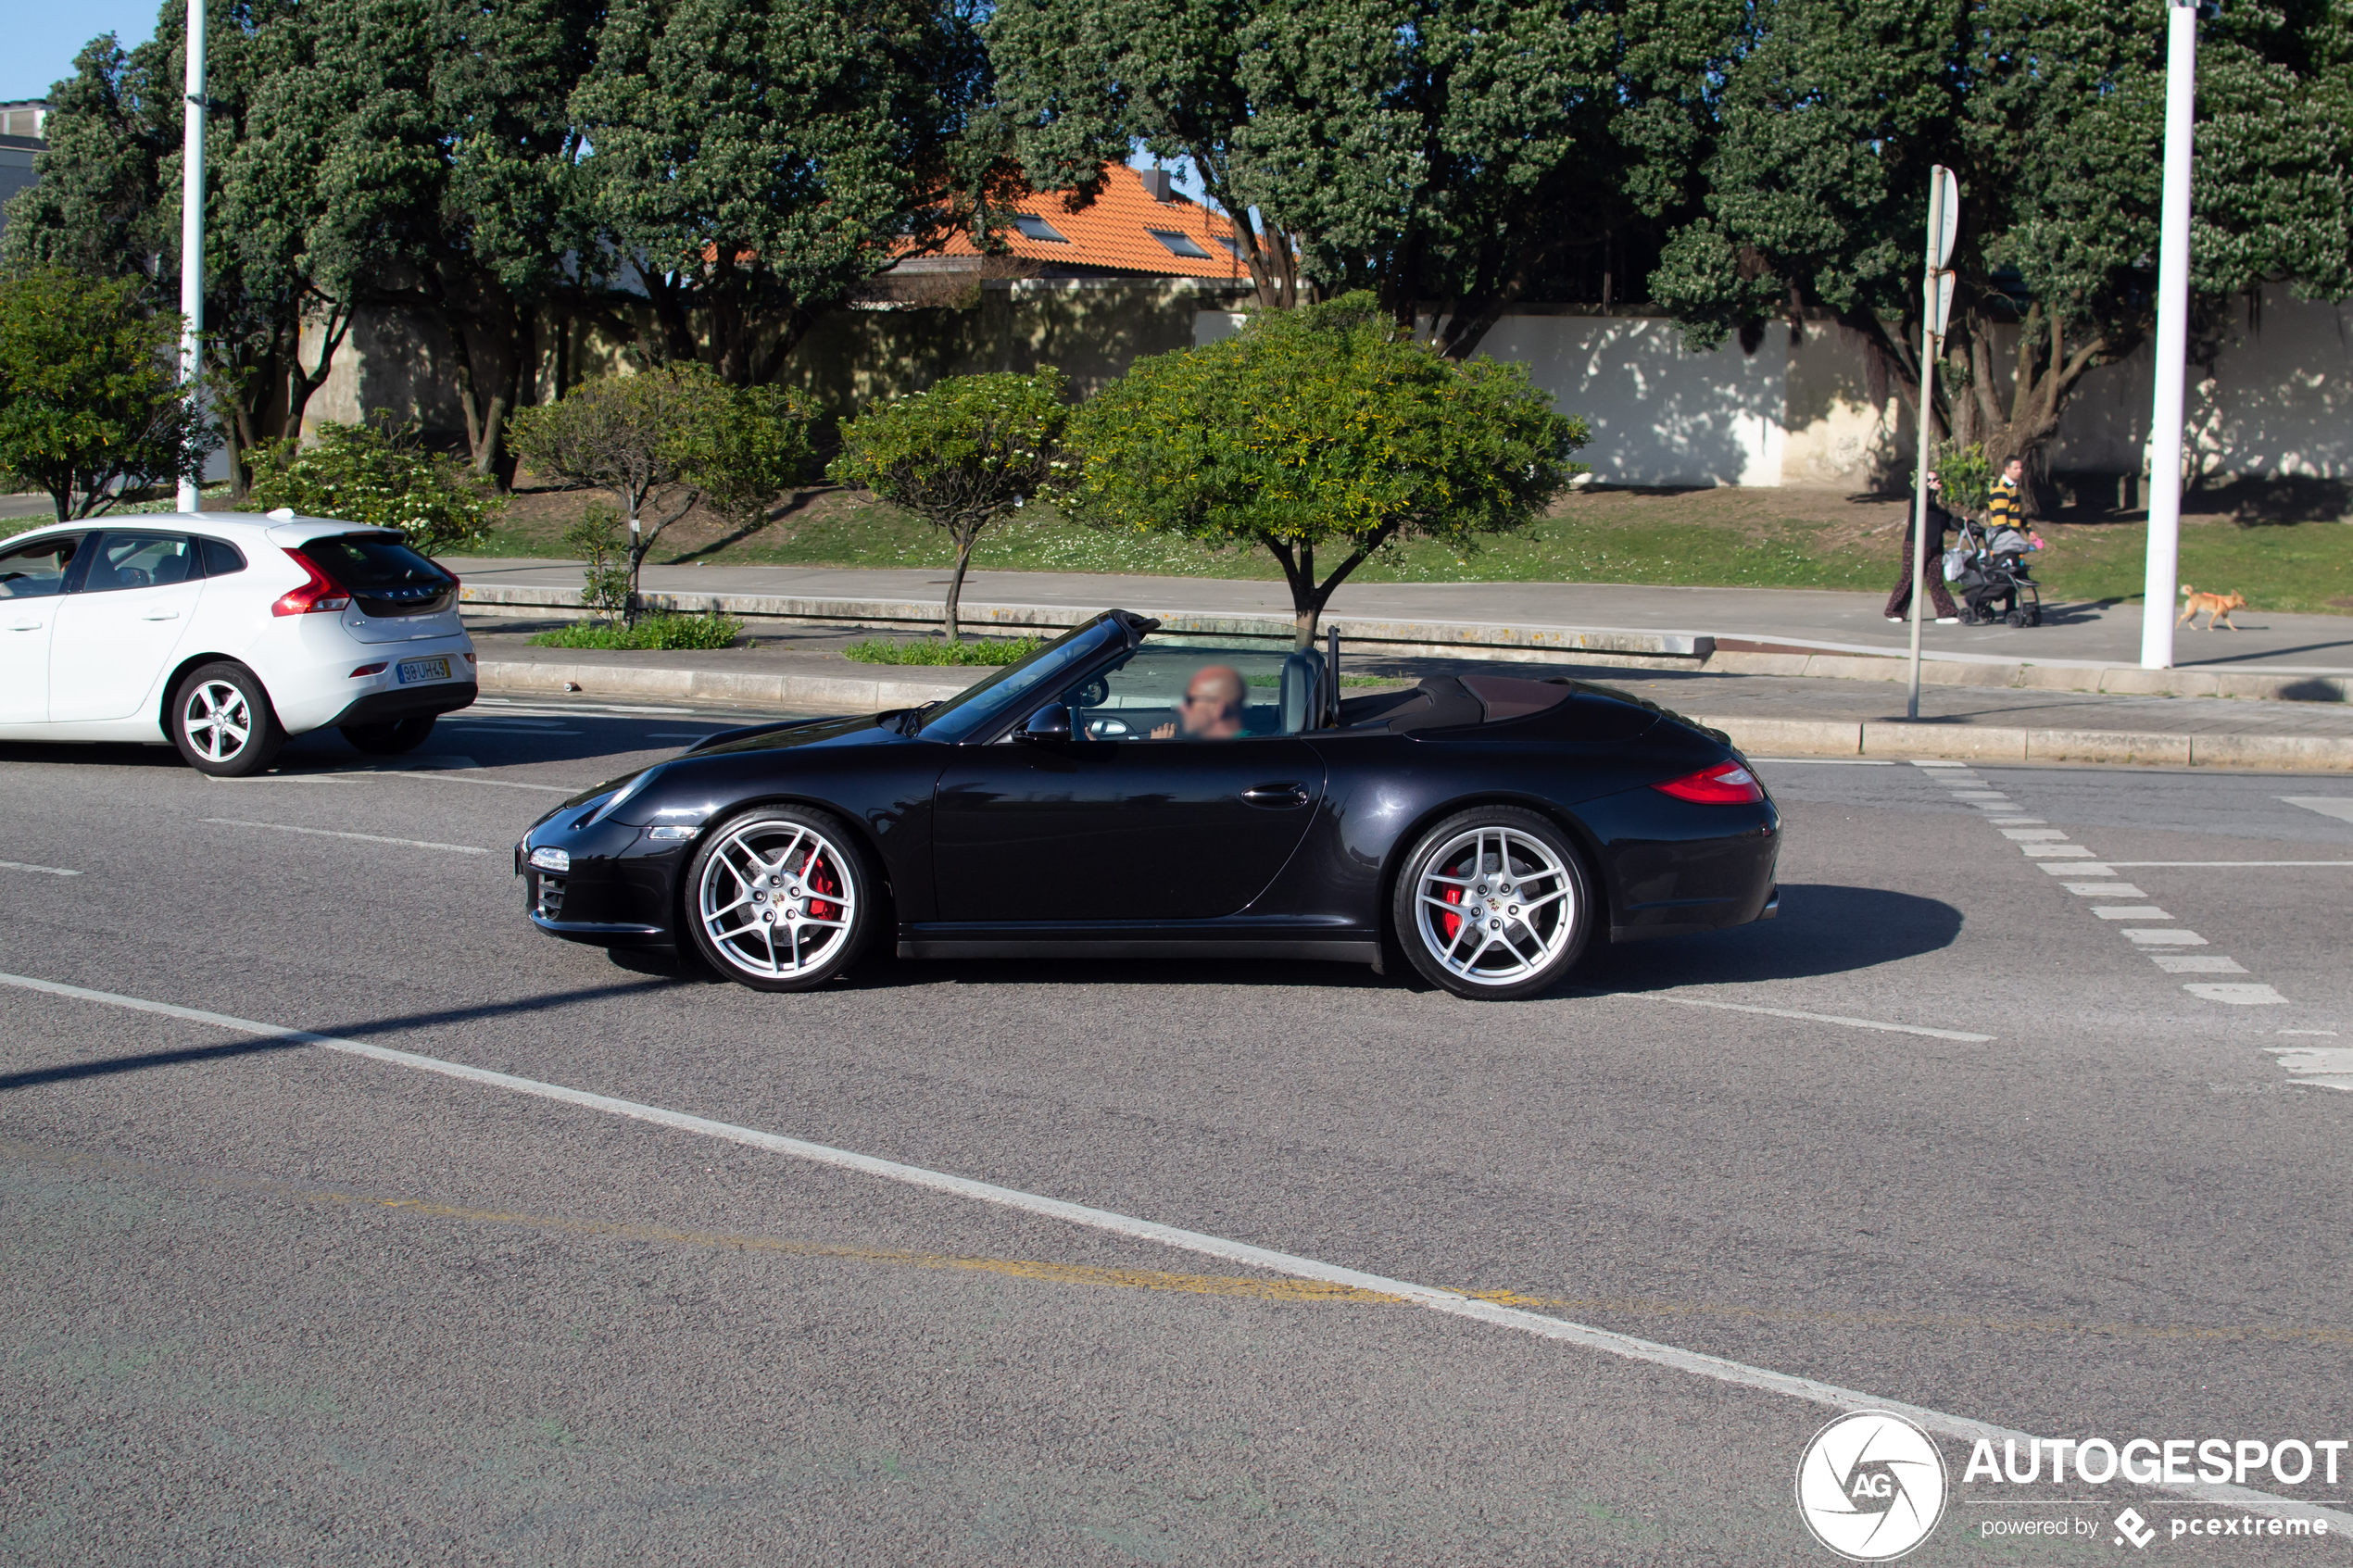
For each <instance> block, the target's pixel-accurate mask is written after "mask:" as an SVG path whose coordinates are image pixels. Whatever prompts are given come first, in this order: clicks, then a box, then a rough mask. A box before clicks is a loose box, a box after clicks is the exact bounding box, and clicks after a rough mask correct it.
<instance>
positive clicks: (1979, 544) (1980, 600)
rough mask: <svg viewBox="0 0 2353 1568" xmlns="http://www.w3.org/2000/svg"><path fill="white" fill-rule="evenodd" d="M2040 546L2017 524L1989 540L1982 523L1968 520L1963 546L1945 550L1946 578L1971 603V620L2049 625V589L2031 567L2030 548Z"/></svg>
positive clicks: (1964, 525)
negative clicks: (2045, 593)
mask: <svg viewBox="0 0 2353 1568" xmlns="http://www.w3.org/2000/svg"><path fill="white" fill-rule="evenodd" d="M2039 547H2040V546H2037V545H2036V544H2035V543H2034V541H2032V540H2031V539H2029V538H2028V537H2027V536H2026V535H2025V534H2023V533H2020V532H2019V531H2018V530H2017V529H2015V528H2003V529H1997V530H1995V531H1994V533H1993V535H1992V536H1991V537H1990V538H1989V537H1988V536H1987V534H1986V532H1985V529H1984V527H1983V526H1982V525H1981V524H1979V523H1975V522H1970V521H1967V520H1964V521H1962V523H1961V542H1960V544H1959V545H1957V546H1955V547H1954V548H1952V549H1949V550H1947V551H1945V552H1944V580H1945V581H1946V582H1948V583H1951V584H1952V585H1953V586H1954V587H1956V588H1957V589H1959V590H1960V593H1961V597H1962V599H1963V600H1964V601H1965V602H1966V603H1967V604H1968V605H1969V614H1968V616H1967V617H1965V618H1964V619H1965V620H1966V621H1967V622H1968V624H1969V625H1971V626H1991V625H1992V624H1994V622H1995V621H2007V622H2008V623H2009V624H2010V625H2012V626H2040V625H2041V624H2043V590H2042V588H2041V586H2040V585H2039V584H2037V583H2035V581H2034V578H2033V575H2032V573H2031V572H2029V571H2027V567H2026V556H2027V552H2029V551H2030V550H2033V549H2036V548H2039Z"/></svg>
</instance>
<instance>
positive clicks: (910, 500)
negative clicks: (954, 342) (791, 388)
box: [826, 366, 1070, 643]
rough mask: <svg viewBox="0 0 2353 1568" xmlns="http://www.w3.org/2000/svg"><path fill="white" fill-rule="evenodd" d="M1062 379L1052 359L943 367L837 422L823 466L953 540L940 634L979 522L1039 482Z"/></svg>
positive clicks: (1058, 411)
mask: <svg viewBox="0 0 2353 1568" xmlns="http://www.w3.org/2000/svg"><path fill="white" fill-rule="evenodd" d="M1069 393H1070V383H1069V381H1068V380H1067V379H1066V378H1064V376H1063V373H1062V372H1061V371H1060V370H1054V369H1053V368H1051V366H1050V367H1048V368H1047V369H1045V370H1039V371H1038V372H1037V373H1036V374H1034V375H1026V376H1019V375H1013V374H1010V373H1002V372H1000V373H999V374H995V375H980V376H950V377H948V378H946V379H945V380H943V381H941V382H939V383H937V384H935V385H933V386H932V387H930V388H929V389H928V390H926V391H923V392H918V393H915V394H914V395H912V396H907V397H899V398H893V399H892V400H890V401H889V402H887V403H877V404H875V405H873V406H871V407H869V408H867V409H866V410H865V411H864V412H863V413H862V414H860V415H859V416H858V417H857V418H856V419H854V420H850V421H849V423H847V424H845V425H843V426H842V427H841V456H840V457H838V458H835V459H834V461H833V465H832V466H831V468H829V469H828V470H826V471H827V472H828V473H829V474H830V475H831V476H832V477H833V478H834V479H835V480H837V481H838V482H839V483H844V484H857V485H862V486H864V487H865V488H866V489H869V490H871V491H873V492H874V493H875V495H880V496H881V497H882V498H883V499H885V500H887V501H890V502H892V503H894V504H896V505H898V506H901V507H904V508H907V509H908V510H909V511H911V512H913V513H914V514H915V515H916V516H917V517H920V518H922V519H923V520H924V521H925V522H928V523H930V524H931V525H932V526H933V527H935V528H939V529H944V530H945V531H946V532H947V534H948V537H949V538H950V540H952V541H954V543H955V546H956V571H955V573H954V575H953V576H951V577H950V579H949V580H948V604H947V608H946V620H947V626H948V640H949V641H950V642H951V643H953V642H956V641H958V640H959V635H960V633H959V628H958V625H957V621H956V608H957V605H958V603H959V601H960V600H961V599H962V598H963V592H964V571H965V569H966V568H967V567H969V566H970V565H971V564H972V558H973V546H974V545H975V544H976V543H978V542H979V539H980V534H981V530H983V529H985V528H987V527H988V525H989V524H990V523H992V522H994V521H997V520H998V519H999V518H1001V517H1004V516H1006V515H1007V514H1008V513H1010V512H1012V511H1013V508H1016V507H1018V506H1021V505H1022V504H1023V503H1024V502H1026V500H1028V499H1029V498H1030V497H1031V496H1033V495H1038V493H1039V492H1040V491H1041V490H1043V489H1044V488H1045V487H1046V485H1047V483H1049V481H1050V480H1051V478H1052V475H1053V471H1054V462H1055V458H1054V454H1055V450H1056V448H1057V446H1058V445H1060V443H1061V441H1062V435H1063V427H1064V426H1065V425H1066V424H1068V422H1069V420H1070V408H1069V405H1068V403H1067V402H1066V401H1065V399H1066V398H1067V397H1068V396H1069Z"/></svg>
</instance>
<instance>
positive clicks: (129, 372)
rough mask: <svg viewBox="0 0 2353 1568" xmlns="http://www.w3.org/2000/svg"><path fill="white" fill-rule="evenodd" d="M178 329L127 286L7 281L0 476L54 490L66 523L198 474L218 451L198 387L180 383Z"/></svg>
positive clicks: (49, 272)
mask: <svg viewBox="0 0 2353 1568" xmlns="http://www.w3.org/2000/svg"><path fill="white" fill-rule="evenodd" d="M180 330H181V318H180V316H179V314H178V313H177V312H170V311H150V310H147V309H145V308H144V307H142V304H141V301H140V290H139V287H138V285H137V284H136V283H135V282H132V280H130V279H120V280H115V281H107V280H104V279H99V278H93V277H90V276H87V275H85V274H83V273H80V272H75V271H69V270H65V269H63V268H53V267H36V268H30V269H26V270H20V271H17V272H15V273H13V274H12V275H9V276H6V277H0V472H9V473H15V474H19V475H20V476H22V477H23V478H24V479H26V480H28V481H30V482H31V483H33V484H35V485H37V486H38V487H40V488H41V489H43V490H45V491H47V492H48V493H49V498H50V500H51V501H52V502H53V503H55V505H56V508H57V519H58V521H66V520H67V519H69V518H81V517H91V516H94V515H96V514H98V513H101V512H104V511H105V510H107V508H109V507H111V506H113V505H114V502H115V499H116V497H117V496H118V495H120V493H121V492H122V491H124V490H129V489H136V488H139V487H141V486H144V485H147V484H152V483H157V482H159V481H176V480H178V479H179V478H180V477H181V476H182V475H183V474H189V473H194V472H196V471H198V470H200V469H201V468H202V467H203V465H204V456H205V453H206V452H208V451H209V450H210V449H211V448H212V447H213V446H214V445H217V444H218V443H217V441H216V439H215V437H214V436H213V434H212V433H211V432H210V431H209V430H208V428H207V426H206V424H205V421H204V417H203V413H202V408H201V404H200V402H199V399H198V396H197V394H196V390H195V388H193V387H182V386H181V385H179V384H178V372H177V371H176V370H175V369H174V357H175V355H176V353H177V351H178V348H179V344H180Z"/></svg>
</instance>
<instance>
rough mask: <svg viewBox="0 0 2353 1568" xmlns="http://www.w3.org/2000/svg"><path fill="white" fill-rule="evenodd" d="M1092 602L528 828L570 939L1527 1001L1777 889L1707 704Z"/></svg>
mask: <svg viewBox="0 0 2353 1568" xmlns="http://www.w3.org/2000/svg"><path fill="white" fill-rule="evenodd" d="M1159 628H1160V623H1159V622H1158V621H1152V620H1150V619H1148V618H1146V617H1143V616H1139V615H1135V614H1131V613H1129V612H1127V611H1126V610H1118V609H1114V610H1107V611H1105V612H1104V613H1102V614H1101V615H1099V616H1096V617H1095V618H1094V619H1093V620H1091V621H1087V622H1086V623H1084V624H1082V625H1080V626H1078V627H1076V628H1075V629H1074V630H1072V631H1071V632H1070V633H1067V634H1066V635H1064V636H1063V637H1061V638H1058V639H1057V640H1055V641H1054V642H1052V643H1050V644H1048V645H1047V646H1045V647H1042V648H1040V649H1038V651H1037V652H1036V653H1033V654H1031V655H1030V656H1029V657H1028V658H1026V659H1023V660H1021V661H1020V662H1019V663H1017V664H1012V665H1008V666H1007V667H1005V668H1004V669H1002V670H1000V671H997V672H996V673H995V674H993V675H991V676H989V677H988V679H986V680H984V681H982V682H980V683H979V684H976V685H974V686H972V687H971V688H969V689H968V690H966V691H964V692H962V693H960V694H959V695H957V696H953V697H950V698H948V699H947V700H945V701H941V702H934V703H930V704H926V705H925V706H924V707H921V708H912V709H897V710H894V711H890V712H886V713H877V714H868V715H862V716H858V717H852V718H835V719H817V720H803V721H791V722H783V723H773V724H761V725H756V726H753V727H751V728H749V729H739V730H732V731H728V732H725V733H724V734H716V735H712V736H711V737H709V738H707V739H705V740H703V741H702V742H700V743H699V744H698V745H696V746H694V747H692V748H691V749H689V750H687V751H686V752H685V753H683V754H681V755H680V756H678V757H676V758H673V759H670V760H668V761H665V762H658V763H656V764H654V765H653V766H651V767H648V768H645V769H643V770H640V771H637V772H635V773H631V774H629V775H627V776H626V777H623V778H620V779H615V780H613V781H612V782H611V783H610V784H599V785H598V786H597V787H596V788H595V789H592V790H589V791H587V792H586V793H585V794H583V795H579V796H576V797H573V798H572V799H570V800H567V801H565V802H564V803H563V804H562V805H561V806H560V807H558V808H557V809H554V810H552V811H550V812H548V813H547V815H546V816H545V817H542V818H541V819H540V820H539V821H538V822H536V823H535V824H533V826H532V828H531V830H530V832H529V833H528V834H525V835H524V837H523V839H522V842H521V843H520V844H518V845H517V846H516V848H515V869H516V872H517V873H518V874H519V875H521V876H522V877H523V878H524V879H525V889H526V898H527V901H528V909H529V911H530V916H531V919H532V921H533V922H534V923H535V924H536V925H537V926H538V927H539V929H540V930H542V931H544V932H547V934H549V935H553V936H559V937H563V938H565V939H567V940H570V941H574V942H588V943H598V944H602V945H604V946H606V947H640V948H652V949H657V950H660V949H667V950H669V951H671V952H672V953H673V954H674V953H679V952H683V951H691V952H695V953H698V954H700V956H701V957H702V959H703V960H707V961H708V962H709V963H710V964H711V966H712V967H713V968H715V969H716V970H717V971H718V972H720V973H721V974H724V975H726V976H727V977H729V978H730V979H733V980H736V981H740V982H741V983H743V984H744V985H750V986H756V987H759V988H761V989H764V990H774V991H792V990H804V989H808V988H810V987H812V986H816V985H824V983H825V982H827V981H829V980H831V979H833V978H835V977H836V976H837V975H839V974H840V973H841V972H842V971H843V970H845V969H846V968H848V967H849V965H850V964H852V963H853V962H855V961H856V960H857V959H858V957H859V955H860V954H861V953H862V952H863V951H865V950H866V949H867V947H869V946H870V945H871V944H872V943H874V942H875V941H876V940H877V939H881V938H882V937H884V936H885V935H886V934H887V938H888V939H889V940H891V941H892V942H894V943H895V944H896V946H897V950H898V952H899V954H900V957H902V958H911V959H927V958H928V959H973V958H990V957H1035V956H1039V955H1046V954H1056V955H1066V956H1087V957H1099V958H1145V957H1153V958H1164V957H1194V958H1204V959H1277V960H1285V959H1326V960H1340V961H1343V962H1356V963H1369V964H1372V965H1374V966H1375V967H1377V968H1379V967H1382V966H1384V965H1385V964H1388V963H1391V962H1394V961H1395V960H1396V959H1397V958H1398V957H1399V956H1401V955H1402V957H1403V960H1405V961H1406V962H1408V963H1410V964H1411V965H1412V966H1413V968H1414V969H1415V970H1416V971H1417V972H1419V973H1420V974H1422V975H1423V976H1425V977H1426V978H1427V979H1428V980H1429V981H1430V982H1432V983H1433V984H1435V985H1441V986H1443V987H1445V988H1446V989H1447V990H1449V991H1452V992H1453V993H1454V994H1455V995H1457V996H1462V997H1491V998H1507V997H1527V996H1531V995H1533V994H1535V993H1537V992H1539V991H1541V990H1542V989H1543V988H1545V987H1546V986H1548V985H1553V984H1554V982H1556V981H1557V980H1559V978H1560V977H1561V976H1562V975H1563V974H1564V973H1565V972H1567V970H1568V968H1569V967H1570V965H1572V964H1573V963H1575V962H1576V961H1577V959H1578V956H1579V953H1580V952H1581V951H1582V950H1583V949H1584V948H1585V947H1586V945H1587V944H1588V943H1589V942H1592V941H1593V940H1595V939H1596V938H1600V939H1603V940H1605V941H1609V942H1624V941H1628V940H1631V939H1634V938H1639V937H1648V936H1659V935H1667V934H1669V933H1674V932H1690V931H1705V930H1713V929H1716V928H1718V927H1722V926H1730V925H1739V924H1742V923H1743V922H1749V921H1755V920H1761V919H1768V918H1770V917H1771V915H1772V914H1773V912H1774V909H1775V905H1776V899H1777V892H1776V888H1775V884H1774V863H1775V860H1776V858H1777V856H1778V855H1779V852H1780V814H1779V812H1778V811H1777V810H1776V809H1774V805H1773V802H1772V800H1771V798H1770V797H1768V795H1767V794H1766V792H1765V789H1764V786H1763V785H1762V784H1760V783H1759V782H1758V781H1757V779H1756V777H1755V774H1754V773H1753V772H1752V771H1750V769H1749V766H1748V763H1747V761H1746V759H1744V758H1743V757H1742V756H1741V755H1740V753H1739V752H1737V751H1736V750H1734V749H1733V748H1732V746H1731V745H1730V742H1729V741H1728V739H1727V738H1726V737H1725V736H1724V735H1723V734H1721V733H1719V732H1718V731H1715V730H1710V729H1705V728H1703V727H1702V726H1700V725H1698V724H1695V723H1693V722H1692V721H1689V720H1686V719H1684V718H1681V717H1680V716H1679V715H1677V714H1674V713H1671V712H1668V711H1667V710H1666V709H1662V708H1659V707H1657V706H1656V705H1655V704H1652V703H1648V702H1644V701H1642V700H1641V699H1640V698H1637V697H1634V696H1629V695H1627V694H1625V693H1622V692H1617V691H1613V690H1611V689H1610V688H1608V687H1606V686H1600V685H1593V684H1587V683H1584V682H1580V681H1573V680H1568V679H1566V678H1554V679H1550V680H1530V679H1521V678H1517V677H1515V676H1506V675H1492V674H1470V675H1462V676H1444V677H1439V678H1434V679H1430V680H1425V681H1423V682H1421V683H1420V684H1417V685H1410V686H1408V685H1403V684H1401V685H1398V686H1396V687H1393V688H1390V689H1384V690H1373V691H1366V692H1363V693H1362V694H1361V695H1353V696H1343V695H1342V692H1341V683H1340V677H1339V671H1337V669H1336V668H1335V667H1334V661H1333V659H1330V658H1327V657H1326V656H1325V655H1323V654H1320V653H1316V652H1312V651H1303V650H1302V651H1297V652H1290V651H1281V650H1277V651H1268V650H1267V649H1266V648H1265V646H1261V647H1259V648H1255V649H1253V648H1248V647H1229V646H1209V645H1207V644H1205V643H1204V642H1202V640H1201V639H1197V638H1171V637H1157V638H1156V637H1154V635H1153V633H1155V632H1157V631H1158V630H1159Z"/></svg>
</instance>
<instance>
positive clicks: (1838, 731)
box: [1694, 716, 2353, 772]
mask: <svg viewBox="0 0 2353 1568" xmlns="http://www.w3.org/2000/svg"><path fill="white" fill-rule="evenodd" d="M1694 721H1695V722H1697V723H1701V724H1705V725H1706V726H1708V727H1709V728H1710V729H1716V730H1721V731H1723V732H1724V733H1725V734H1728V735H1730V736H1731V737H1732V744H1733V745H1734V746H1738V747H1740V748H1741V750H1743V752H1749V753H1761V754H1763V755H1765V756H1768V757H1769V756H1774V755H1777V754H1778V755H1781V756H1794V757H1870V758H1881V757H1884V758H1905V759H1909V758H1942V759H1957V760H1962V761H1980V762H2110V763H2135V764H2139V765H2141V766H2149V765H2152V764H2154V765H2159V766H2169V767H2175V768H2259V769H2278V770H2283V771H2313V772H2348V771H2353V736H2347V735H2250V734H2223V735H2211V734H2186V735H2183V734H2151V733H2149V732H2146V731H2132V730H2027V729H2015V728H2011V727H2008V726H2002V725H1994V724H1915V723H1905V722H1902V721H1894V720H1881V721H1871V720H1866V721H1853V720H1835V719H1741V718H1725V717H1700V716H1694Z"/></svg>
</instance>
